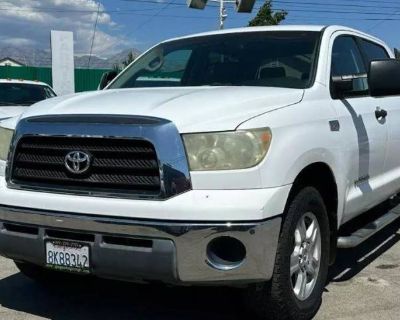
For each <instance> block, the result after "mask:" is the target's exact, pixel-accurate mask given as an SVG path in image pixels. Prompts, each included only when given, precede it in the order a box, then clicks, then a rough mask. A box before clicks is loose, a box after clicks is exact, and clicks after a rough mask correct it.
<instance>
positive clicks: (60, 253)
mask: <svg viewBox="0 0 400 320" xmlns="http://www.w3.org/2000/svg"><path fill="white" fill-rule="evenodd" d="M89 253H90V249H89V246H88V245H85V244H82V243H78V242H70V241H64V240H50V241H47V242H46V265H47V267H49V268H53V269H58V270H64V271H70V272H82V273H89V271H90V254H89Z"/></svg>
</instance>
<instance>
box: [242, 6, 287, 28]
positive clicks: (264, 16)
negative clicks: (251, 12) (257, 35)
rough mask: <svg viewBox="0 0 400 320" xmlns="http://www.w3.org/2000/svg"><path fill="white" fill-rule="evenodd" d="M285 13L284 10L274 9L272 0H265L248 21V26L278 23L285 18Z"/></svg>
mask: <svg viewBox="0 0 400 320" xmlns="http://www.w3.org/2000/svg"><path fill="white" fill-rule="evenodd" d="M287 14H288V13H287V12H286V11H281V10H280V11H274V10H273V9H272V0H266V1H265V3H264V4H263V5H262V7H261V8H260V10H259V11H258V13H257V15H256V16H255V18H254V19H253V20H251V21H250V22H249V27H255V26H275V25H278V24H280V23H281V22H282V21H283V20H285V18H286V16H287Z"/></svg>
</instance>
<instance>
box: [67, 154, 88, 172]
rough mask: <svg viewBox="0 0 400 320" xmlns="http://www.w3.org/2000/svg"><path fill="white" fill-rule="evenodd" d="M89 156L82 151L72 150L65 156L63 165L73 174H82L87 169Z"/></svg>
mask: <svg viewBox="0 0 400 320" xmlns="http://www.w3.org/2000/svg"><path fill="white" fill-rule="evenodd" d="M90 164H91V156H90V155H89V154H87V153H85V152H82V151H72V152H70V153H68V154H67V155H66V157H65V167H66V168H67V170H68V171H69V172H71V173H73V174H82V173H85V172H87V171H88V170H89V168H90Z"/></svg>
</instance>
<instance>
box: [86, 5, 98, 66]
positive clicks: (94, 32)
mask: <svg viewBox="0 0 400 320" xmlns="http://www.w3.org/2000/svg"><path fill="white" fill-rule="evenodd" d="M99 15H100V2H99V3H98V5H97V16H96V22H95V23H94V28H93V38H92V45H91V46H90V54H89V61H88V69H90V61H91V60H92V53H93V45H94V39H95V38H96V30H97V23H98V22H99Z"/></svg>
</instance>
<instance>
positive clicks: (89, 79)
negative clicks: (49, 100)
mask: <svg viewBox="0 0 400 320" xmlns="http://www.w3.org/2000/svg"><path fill="white" fill-rule="evenodd" d="M106 71H109V70H102V69H75V91H76V92H82V91H92V90H96V89H97V86H98V85H99V82H100V79H101V76H102V75H103V73H104V72H106ZM0 79H24V80H38V81H42V82H45V83H47V84H49V85H52V77H51V68H36V67H10V66H5V67H0Z"/></svg>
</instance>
